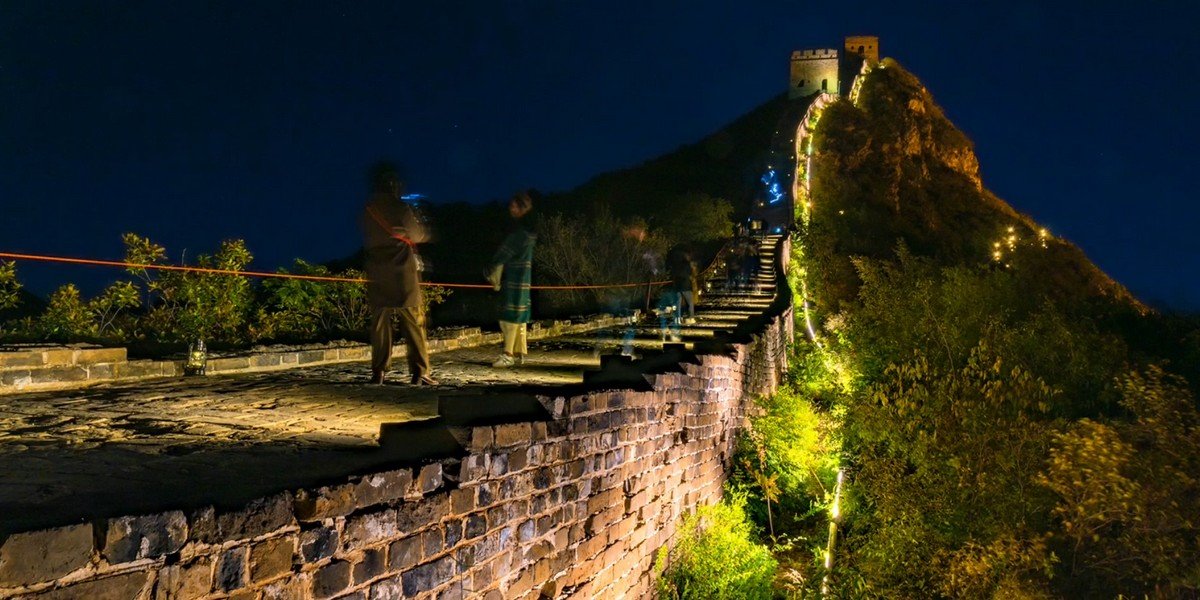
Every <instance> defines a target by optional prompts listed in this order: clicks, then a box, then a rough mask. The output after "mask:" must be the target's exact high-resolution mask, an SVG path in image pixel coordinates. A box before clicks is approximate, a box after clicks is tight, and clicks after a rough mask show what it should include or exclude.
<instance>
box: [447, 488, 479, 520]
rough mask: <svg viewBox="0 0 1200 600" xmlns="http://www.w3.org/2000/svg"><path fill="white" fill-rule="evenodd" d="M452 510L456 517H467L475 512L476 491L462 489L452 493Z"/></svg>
mask: <svg viewBox="0 0 1200 600" xmlns="http://www.w3.org/2000/svg"><path fill="white" fill-rule="evenodd" d="M450 510H451V511H452V512H453V514H455V515H465V514H467V513H469V512H471V511H472V510H475V490H474V489H473V488H460V489H457V490H453V491H451V492H450Z"/></svg>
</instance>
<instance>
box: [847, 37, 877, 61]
mask: <svg viewBox="0 0 1200 600" xmlns="http://www.w3.org/2000/svg"><path fill="white" fill-rule="evenodd" d="M846 54H851V55H854V56H858V57H861V58H865V59H867V60H869V61H871V62H879V38H878V37H875V36H873V35H851V36H847V37H846Z"/></svg>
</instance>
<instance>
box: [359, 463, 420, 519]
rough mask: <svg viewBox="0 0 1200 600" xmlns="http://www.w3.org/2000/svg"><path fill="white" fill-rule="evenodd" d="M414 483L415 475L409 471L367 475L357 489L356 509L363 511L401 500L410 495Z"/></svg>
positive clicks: (399, 470)
mask: <svg viewBox="0 0 1200 600" xmlns="http://www.w3.org/2000/svg"><path fill="white" fill-rule="evenodd" d="M412 481H413V474H412V471H411V470H409V469H398V470H395V471H385V472H383V473H375V474H373V475H367V476H365V477H363V478H362V479H361V480H359V482H358V485H357V486H356V487H355V490H354V494H355V495H356V496H357V498H358V501H357V502H356V503H355V504H356V507H357V508H360V509H361V508H366V507H368V506H374V505H376V504H384V503H390V502H396V501H397V500H401V499H403V498H404V497H405V495H407V494H408V491H409V488H410V486H411V485H412Z"/></svg>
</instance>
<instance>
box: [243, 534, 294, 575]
mask: <svg viewBox="0 0 1200 600" xmlns="http://www.w3.org/2000/svg"><path fill="white" fill-rule="evenodd" d="M295 553H296V539H295V538H293V537H292V536H290V535H288V536H282V537H277V538H271V539H269V540H265V541H262V542H259V543H257V544H255V545H254V546H252V547H251V548H250V580H251V581H253V582H255V583H258V582H261V581H266V580H268V579H272V578H274V577H276V576H278V575H281V574H283V573H286V572H288V571H291V570H292V557H293V556H294V555H295Z"/></svg>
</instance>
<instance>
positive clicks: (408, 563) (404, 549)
mask: <svg viewBox="0 0 1200 600" xmlns="http://www.w3.org/2000/svg"><path fill="white" fill-rule="evenodd" d="M419 562H421V536H419V535H414V536H410V537H406V538H404V539H401V540H396V541H394V542H392V545H391V546H388V567H389V568H391V569H392V570H393V571H402V570H404V569H407V568H409V567H412V566H413V565H415V564H417V563H419Z"/></svg>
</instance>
